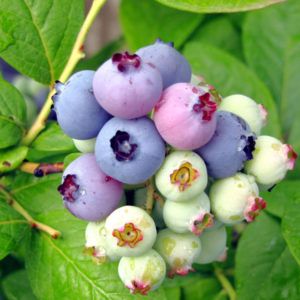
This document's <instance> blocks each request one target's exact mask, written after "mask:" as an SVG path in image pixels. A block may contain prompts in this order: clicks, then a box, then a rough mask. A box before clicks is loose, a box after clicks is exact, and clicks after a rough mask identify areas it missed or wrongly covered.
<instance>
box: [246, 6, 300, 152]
mask: <svg viewBox="0 0 300 300" xmlns="http://www.w3.org/2000/svg"><path fill="white" fill-rule="evenodd" d="M299 22H300V2H299V1H298V0H290V1H288V2H287V3H285V4H282V5H278V6H274V7H270V8H268V9H266V10H261V11H257V12H253V13H250V14H249V15H248V16H247V18H246V21H245V23H244V28H243V32H244V34H243V42H244V49H245V56H246V59H247V62H248V64H249V65H250V66H251V67H252V68H253V70H255V72H256V73H257V74H258V76H259V77H260V78H261V79H262V80H264V82H265V83H266V84H267V85H268V87H269V88H270V91H271V92H272V93H273V95H274V98H275V99H276V101H277V102H278V104H280V108H281V109H280V110H281V122H282V125H283V128H284V133H285V136H287V135H288V134H289V133H290V131H291V129H292V126H293V123H294V121H295V120H297V119H298V115H299V113H300V108H299V105H298V100H299V97H300V91H299V88H298V85H299V80H300V75H299V68H300V60H299V55H300V28H299V26H298V24H299ZM258 37H259V38H258ZM254 40H255V43H253V41H254ZM299 125H300V124H299V122H298V124H297V127H296V129H295V130H296V131H298V134H297V139H298V140H299V138H300V134H299V129H300V126H299ZM295 140H296V139H295V137H294V138H293V141H295ZM298 144H299V143H298ZM298 150H300V147H299V149H298Z"/></svg>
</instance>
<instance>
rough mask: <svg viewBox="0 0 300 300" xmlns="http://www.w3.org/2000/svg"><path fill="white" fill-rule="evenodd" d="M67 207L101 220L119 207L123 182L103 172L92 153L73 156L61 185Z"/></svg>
mask: <svg viewBox="0 0 300 300" xmlns="http://www.w3.org/2000/svg"><path fill="white" fill-rule="evenodd" d="M58 191H59V192H60V194H61V195H62V198H63V201H64V204H65V206H66V208H67V209H68V210H69V211H70V212H71V213H72V214H73V215H74V216H76V217H78V218H80V219H84V220H88V221H100V220H102V219H104V218H105V217H106V216H108V215H109V214H110V213H111V212H112V211H113V210H114V209H116V208H117V207H118V204H119V202H120V199H121V196H122V193H123V189H122V184H121V183H120V182H118V181H116V180H114V179H113V178H111V177H109V176H107V175H106V174H104V173H103V172H102V170H101V169H100V168H99V166H98V165H97V163H96V159H95V156H94V155H93V154H91V153H89V154H84V155H82V156H80V157H79V158H77V159H76V160H74V161H73V162H72V163H71V164H70V165H69V166H68V167H67V168H66V169H65V171H64V173H63V179H62V184H61V185H60V186H59V187H58Z"/></svg>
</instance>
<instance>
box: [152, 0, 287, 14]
mask: <svg viewBox="0 0 300 300" xmlns="http://www.w3.org/2000/svg"><path fill="white" fill-rule="evenodd" d="M156 1H158V2H160V3H162V4H164V5H167V6H171V7H174V8H177V9H180V10H187V11H193V12H200V13H216V12H234V11H246V10H251V9H258V8H262V7H265V6H268V5H272V4H275V3H278V2H282V1H285V0H243V1H240V0H201V1H199V0H156Z"/></svg>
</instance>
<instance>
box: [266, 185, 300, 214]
mask: <svg viewBox="0 0 300 300" xmlns="http://www.w3.org/2000/svg"><path fill="white" fill-rule="evenodd" d="M299 186H300V181H296V180H284V181H283V182H280V183H279V184H277V185H276V186H275V187H274V188H273V189H272V191H271V192H261V193H260V195H261V196H262V197H263V198H264V199H265V200H266V201H267V211H268V212H270V213H271V214H273V215H275V216H276V217H279V218H282V217H283V215H284V213H285V209H286V208H287V207H289V205H290V204H291V203H292V202H293V201H294V199H297V198H300V190H299Z"/></svg>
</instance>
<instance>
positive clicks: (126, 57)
mask: <svg viewBox="0 0 300 300" xmlns="http://www.w3.org/2000/svg"><path fill="white" fill-rule="evenodd" d="M112 62H113V64H116V65H117V68H118V70H119V71H120V72H126V71H127V70H128V69H129V67H131V66H132V67H134V68H135V69H138V68H139V66H140V65H141V59H140V57H139V56H138V55H137V54H129V53H128V52H127V51H125V52H124V53H115V54H114V55H113V56H112Z"/></svg>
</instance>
